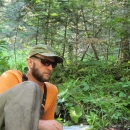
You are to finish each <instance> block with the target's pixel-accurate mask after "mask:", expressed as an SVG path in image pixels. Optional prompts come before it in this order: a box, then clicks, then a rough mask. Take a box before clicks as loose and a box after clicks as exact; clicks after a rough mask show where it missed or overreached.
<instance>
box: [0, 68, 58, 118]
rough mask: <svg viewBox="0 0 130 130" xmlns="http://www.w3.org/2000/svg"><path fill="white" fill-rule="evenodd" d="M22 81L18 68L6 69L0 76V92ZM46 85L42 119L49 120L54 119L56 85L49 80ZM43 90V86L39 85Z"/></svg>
mask: <svg viewBox="0 0 130 130" xmlns="http://www.w3.org/2000/svg"><path fill="white" fill-rule="evenodd" d="M21 82H22V73H21V72H20V71H18V70H8V71H6V72H4V73H3V74H2V75H1V76H0V94H2V93H3V92H5V91H7V90H8V89H10V88H12V87H13V86H15V85H17V84H19V83H21ZM45 83H46V86H47V97H46V104H45V107H44V116H43V117H42V119H44V120H51V119H54V113H55V108H56V100H57V94H58V89H57V87H56V86H54V85H53V84H51V83H49V82H45ZM40 88H41V89H42V92H43V91H44V90H43V86H40Z"/></svg>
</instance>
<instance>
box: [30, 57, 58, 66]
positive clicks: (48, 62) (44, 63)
mask: <svg viewBox="0 0 130 130" xmlns="http://www.w3.org/2000/svg"><path fill="white" fill-rule="evenodd" d="M31 57H35V58H37V59H39V60H41V63H42V64H43V65H45V66H50V65H52V68H55V67H56V65H57V63H56V62H52V61H50V60H47V59H43V58H40V57H37V56H35V55H34V56H31Z"/></svg>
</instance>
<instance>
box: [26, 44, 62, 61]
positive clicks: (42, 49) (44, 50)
mask: <svg viewBox="0 0 130 130" xmlns="http://www.w3.org/2000/svg"><path fill="white" fill-rule="evenodd" d="M36 54H40V55H42V56H47V57H55V61H56V62H57V63H63V59H62V57H60V56H58V55H57V54H56V53H55V52H54V50H53V49H52V48H51V47H50V46H48V45H44V44H38V45H36V46H34V47H32V49H31V50H30V52H29V55H28V57H31V56H33V55H36Z"/></svg>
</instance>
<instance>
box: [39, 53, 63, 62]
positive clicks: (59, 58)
mask: <svg viewBox="0 0 130 130" xmlns="http://www.w3.org/2000/svg"><path fill="white" fill-rule="evenodd" d="M38 54H40V55H43V56H47V57H55V62H57V63H63V59H62V57H60V56H58V55H55V54H54V53H38Z"/></svg>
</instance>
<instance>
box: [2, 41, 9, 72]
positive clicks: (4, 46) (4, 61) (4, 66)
mask: <svg viewBox="0 0 130 130" xmlns="http://www.w3.org/2000/svg"><path fill="white" fill-rule="evenodd" d="M4 51H7V44H6V41H4V40H1V41H0V74H1V73H2V72H3V71H5V70H7V69H9V64H8V60H9V58H10V57H9V56H4V55H3V52H4Z"/></svg>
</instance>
